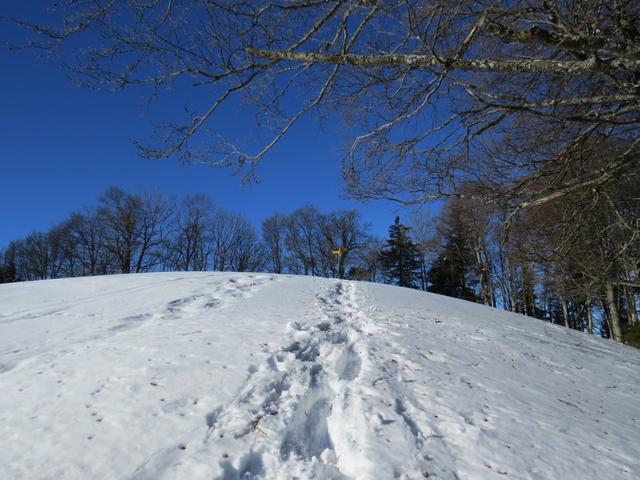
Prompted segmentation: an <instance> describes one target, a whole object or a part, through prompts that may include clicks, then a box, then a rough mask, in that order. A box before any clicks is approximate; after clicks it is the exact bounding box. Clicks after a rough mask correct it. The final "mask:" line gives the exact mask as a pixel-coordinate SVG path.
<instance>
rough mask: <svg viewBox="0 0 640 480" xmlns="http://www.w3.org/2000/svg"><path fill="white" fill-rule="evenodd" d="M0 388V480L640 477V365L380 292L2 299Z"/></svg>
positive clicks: (15, 292)
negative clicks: (0, 392) (103, 479)
mask: <svg viewBox="0 0 640 480" xmlns="http://www.w3.org/2000/svg"><path fill="white" fill-rule="evenodd" d="M0 386H1V387H2V395H0V442H1V443H0V447H1V448H0V478H1V479H45V478H46V479H53V478H56V479H57V478H64V479H87V478H105V479H138V480H142V479H149V480H151V479H153V480H155V479H189V480H191V479H208V480H211V479H217V480H232V479H254V478H255V479H257V478H269V479H271V478H273V479H292V478H300V479H306V478H316V479H392V478H400V479H423V478H430V479H442V480H455V479H460V480H462V479H505V478H507V479H508V478H511V479H573V478H575V479H598V480H602V479H625V478H628V479H632V478H640V354H639V353H638V351H636V350H634V349H632V348H630V347H626V346H624V345H619V344H615V343H613V342H610V341H606V340H602V339H598V338H594V337H591V336H588V335H585V334H582V333H579V332H575V331H570V330H567V329H564V328H561V327H556V326H553V325H549V324H547V323H544V322H541V321H538V320H534V319H531V318H526V317H523V316H519V315H513V314H510V313H507V312H502V311H498V310H495V309H491V308H488V307H483V306H480V305H475V304H471V303H467V302H463V301H458V300H454V299H450V298H446V297H442V296H438V295H431V294H424V293H422V292H417V291H412V290H407V289H401V288H396V287H389V286H383V285H374V284H368V283H358V282H347V281H335V280H326V279H317V278H315V279H314V278H307V277H293V276H278V275H262V274H226V273H225V274H221V273H215V274H212V273H155V274H144V275H127V276H124V275H114V276H108V277H92V278H81V279H64V280H54V281H43V282H32V283H26V284H11V285H2V286H0Z"/></svg>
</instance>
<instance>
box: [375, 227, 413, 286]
mask: <svg viewBox="0 0 640 480" xmlns="http://www.w3.org/2000/svg"><path fill="white" fill-rule="evenodd" d="M409 230H410V228H409V227H406V226H405V225H403V224H401V223H400V217H396V220H395V223H394V224H393V225H391V226H390V227H389V239H388V240H387V246H386V248H385V249H384V250H382V252H381V253H380V264H381V266H382V270H383V272H384V277H385V279H386V280H387V282H389V283H393V284H395V285H398V286H400V287H409V288H418V280H419V279H420V253H419V252H418V248H417V247H416V245H415V244H414V243H413V241H412V240H411V238H410V237H409Z"/></svg>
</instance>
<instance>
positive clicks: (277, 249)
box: [262, 213, 286, 273]
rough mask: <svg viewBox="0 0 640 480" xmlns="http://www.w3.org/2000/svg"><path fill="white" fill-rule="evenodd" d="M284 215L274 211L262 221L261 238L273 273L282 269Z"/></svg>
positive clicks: (280, 271)
mask: <svg viewBox="0 0 640 480" xmlns="http://www.w3.org/2000/svg"><path fill="white" fill-rule="evenodd" d="M285 227H286V217H285V216H284V215H282V214H280V213H274V214H273V215H271V216H270V217H269V218H267V219H265V220H264V221H263V222H262V240H263V242H264V244H265V247H266V250H267V252H268V255H269V257H270V261H271V270H272V271H273V273H282V272H283V271H284V255H285V245H284V239H285Z"/></svg>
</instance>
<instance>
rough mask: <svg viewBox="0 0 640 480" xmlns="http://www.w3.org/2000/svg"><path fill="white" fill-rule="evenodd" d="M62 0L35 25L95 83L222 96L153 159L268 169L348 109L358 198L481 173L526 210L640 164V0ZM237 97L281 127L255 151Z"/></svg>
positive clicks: (414, 194)
mask: <svg viewBox="0 0 640 480" xmlns="http://www.w3.org/2000/svg"><path fill="white" fill-rule="evenodd" d="M50 6H51V10H50V11H49V16H48V18H49V19H50V23H49V24H48V25H43V24H33V23H31V22H29V21H28V20H26V19H21V20H18V22H19V23H20V24H21V25H23V26H25V27H28V28H30V29H31V30H32V31H33V32H35V34H36V36H35V37H34V38H33V39H32V44H33V45H35V46H38V47H44V48H50V49H52V50H53V51H56V52H60V53H61V55H62V58H63V60H65V61H66V63H68V64H70V65H71V70H72V72H73V73H74V74H75V76H76V78H77V79H78V80H80V81H82V82H84V83H85V84H86V85H89V86H93V87H95V86H108V87H113V88H123V87H127V86H129V85H136V86H139V85H148V86H150V87H151V89H152V91H153V93H154V94H155V93H161V92H162V91H165V90H164V88H163V87H165V86H169V85H183V84H184V83H185V82H190V83H191V84H192V85H194V86H196V87H200V88H202V89H206V91H207V92H211V93H210V100H209V102H208V103H206V104H203V105H199V106H197V107H195V108H194V109H192V110H190V112H191V113H190V114H189V116H188V118H186V119H184V121H175V120H173V119H167V121H166V122H164V123H165V124H167V126H166V128H165V129H164V131H163V132H162V133H163V134H164V135H163V138H164V141H163V142H162V143H161V144H159V145H151V146H149V145H140V152H141V153H142V154H143V155H145V156H147V157H151V158H159V157H168V156H178V157H180V158H181V159H182V160H184V161H193V160H204V161H207V162H210V163H211V164H213V165H227V166H228V165H231V166H234V167H237V168H239V169H240V171H241V172H242V173H243V174H244V175H246V177H247V178H251V176H252V175H253V173H254V170H255V168H256V166H257V165H258V164H259V163H260V161H261V160H262V159H263V157H264V156H265V155H267V153H268V152H269V151H270V150H271V149H272V148H273V147H274V145H276V144H277V142H278V141H280V139H281V138H282V137H283V136H284V135H285V134H287V132H288V131H290V129H291V128H292V126H293V125H294V124H295V123H296V122H297V121H299V120H300V118H302V116H304V115H305V114H307V113H309V112H311V111H320V112H332V111H334V110H339V111H342V112H343V113H344V117H345V119H346V120H348V121H349V122H351V126H352V131H353V132H354V135H355V138H354V140H353V142H352V143H351V146H350V147H349V148H347V155H346V157H345V163H344V175H345V178H346V179H347V182H348V185H349V188H350V191H351V193H352V194H353V195H354V196H356V197H359V198H372V197H373V198H391V199H394V200H397V201H400V202H405V203H406V202H424V201H428V200H431V199H435V198H442V197H443V196H460V195H462V193H461V192H459V189H458V186H459V185H460V182H465V183H466V182H469V181H481V182H482V183H483V184H484V186H485V187H486V189H484V190H483V192H485V193H486V192H492V193H493V197H494V198H500V199H501V200H502V201H506V203H507V204H508V205H509V208H510V211H511V215H510V216H509V217H508V218H507V221H509V220H510V219H511V218H513V215H514V214H515V213H516V212H517V211H518V210H520V209H522V208H528V207H531V206H535V205H541V204H544V203H547V202H550V201H552V200H554V199H557V198H560V197H564V196H567V195H572V194H574V193H575V192H577V191H590V189H592V188H598V187H599V186H602V185H605V184H608V183H611V182H612V181H613V180H614V179H615V178H616V177H617V176H619V175H622V174H624V173H625V172H627V171H629V170H630V169H634V168H637V164H638V161H637V153H638V142H640V135H638V125H639V121H640V101H639V100H640V93H639V92H640V83H639V79H640V53H639V52H640V4H639V3H638V2H635V1H629V0H626V1H625V0H620V1H618V0H613V1H612V0H566V1H558V2H553V1H547V0H529V1H522V2H502V3H500V2H486V1H482V0H462V1H458V0H456V1H454V0H426V1H425V0H398V1H395V2H385V1H362V0H327V1H321V2H316V1H308V0H252V1H248V0H228V1H218V0H196V1H191V2H174V1H172V0H157V1H151V2H139V1H123V2H116V1H107V2H77V1H75V0H63V1H59V2H56V3H51V4H50ZM75 37H78V38H77V39H76V38H75ZM299 92H302V94H301V95H298V94H299ZM238 94H245V98H246V99H248V100H250V101H252V102H254V103H255V104H257V106H258V107H259V109H258V111H259V112H260V113H259V114H258V117H259V120H260V125H266V126H267V127H266V128H271V129H273V135H272V136H271V137H269V139H268V140H267V141H266V142H265V143H264V144H262V145H261V146H260V147H258V148H257V149H254V150H249V149H248V145H246V144H244V143H243V142H242V141H241V140H240V139H237V138H228V139H222V138H221V137H220V136H219V135H218V134H219V133H220V132H216V134H215V135H212V134H211V131H209V130H208V128H209V127H210V126H211V125H212V121H211V120H212V118H213V117H214V116H215V115H216V114H217V113H218V111H219V109H220V107H221V105H223V104H224V103H226V102H229V101H232V100H231V99H232V98H233V97H234V96H236V95H238ZM265 120H268V121H265ZM244 134H245V132H242V135H244ZM600 138H616V139H627V140H629V141H630V143H629V144H628V147H627V148H625V149H623V150H620V151H615V152H612V154H611V155H609V157H608V158H607V161H606V162H604V163H603V164H602V165H601V166H600V167H599V168H598V169H597V170H593V171H589V170H586V169H581V168H580V163H579V161H578V160H577V159H578V158H579V156H577V155H575V153H576V152H579V151H580V150H582V149H584V148H587V149H588V148H590V145H592V144H593V141H594V139H595V140H598V139H600ZM569 170H578V172H579V174H578V175H576V174H571V175H567V174H566V172H567V171H569Z"/></svg>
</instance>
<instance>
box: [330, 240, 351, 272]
mask: <svg viewBox="0 0 640 480" xmlns="http://www.w3.org/2000/svg"><path fill="white" fill-rule="evenodd" d="M348 251H349V250H348V249H347V247H334V248H333V250H331V253H333V254H334V255H335V257H336V278H339V277H340V257H341V256H342V255H345V254H346V253H347V252H348Z"/></svg>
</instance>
